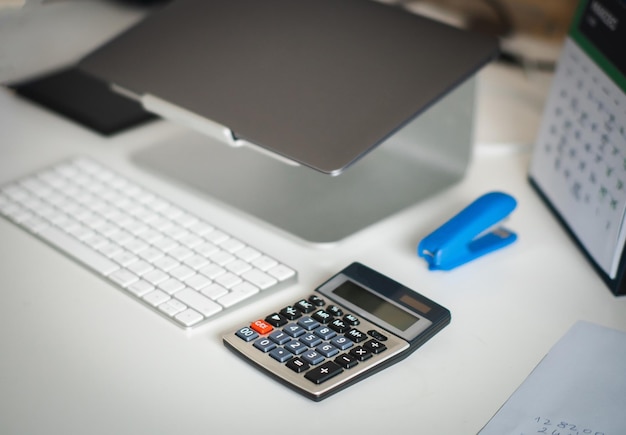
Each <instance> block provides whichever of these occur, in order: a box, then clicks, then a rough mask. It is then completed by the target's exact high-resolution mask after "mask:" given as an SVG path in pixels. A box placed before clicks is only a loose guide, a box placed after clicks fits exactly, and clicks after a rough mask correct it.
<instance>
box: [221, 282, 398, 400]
mask: <svg viewBox="0 0 626 435" xmlns="http://www.w3.org/2000/svg"><path fill="white" fill-rule="evenodd" d="M224 341H225V342H226V343H227V344H228V345H229V347H230V348H231V349H233V350H235V351H238V352H240V353H241V354H242V355H244V356H245V357H247V358H249V359H250V360H251V361H252V362H254V363H256V364H257V365H259V366H261V367H262V368H264V369H266V370H268V371H270V372H272V373H273V374H275V375H278V376H279V377H281V378H282V379H283V380H285V381H287V382H289V383H291V384H293V385H294V386H296V387H297V388H300V389H302V390H305V391H306V392H308V393H309V394H313V395H319V394H322V393H324V392H326V391H328V390H330V389H332V388H335V387H338V386H340V385H341V384H343V383H345V382H349V381H350V380H352V379H354V378H355V377H357V376H360V375H364V374H366V373H367V372H368V370H370V369H371V368H372V367H374V366H376V365H378V364H380V363H382V362H384V361H385V360H387V359H389V358H391V357H392V356H394V355H397V354H398V353H399V352H401V351H402V350H404V349H406V348H408V347H409V344H408V343H407V342H406V341H405V340H403V339H401V338H399V337H397V336H395V335H393V334H391V333H389V332H387V331H384V330H382V329H381V328H380V327H378V326H377V325H374V324H372V323H370V322H369V321H367V320H366V319H363V318H360V317H359V316H357V315H356V314H354V313H351V312H349V311H348V310H346V309H345V308H344V307H341V306H339V305H338V304H336V303H333V302H332V301H330V302H329V301H326V300H325V299H324V297H323V296H321V295H317V294H313V295H311V296H309V297H308V298H305V299H300V300H298V301H296V302H294V303H293V304H292V305H288V306H286V307H282V308H280V309H279V310H277V311H276V312H273V313H270V314H268V315H266V316H265V317H263V318H261V319H258V320H255V321H252V322H250V324H248V325H246V326H243V327H241V328H240V329H238V330H236V331H235V332H234V333H233V334H227V335H225V336H224Z"/></svg>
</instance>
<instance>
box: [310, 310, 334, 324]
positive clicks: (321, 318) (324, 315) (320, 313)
mask: <svg viewBox="0 0 626 435" xmlns="http://www.w3.org/2000/svg"><path fill="white" fill-rule="evenodd" d="M312 317H313V318H314V319H315V320H317V321H318V322H320V323H323V324H326V323H328V322H330V321H331V320H333V316H332V314H330V313H329V312H328V311H325V310H317V311H316V312H315V314H313V316H312Z"/></svg>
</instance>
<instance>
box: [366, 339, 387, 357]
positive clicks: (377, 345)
mask: <svg viewBox="0 0 626 435" xmlns="http://www.w3.org/2000/svg"><path fill="white" fill-rule="evenodd" d="M363 347H364V348H365V349H367V350H369V351H370V352H372V353H374V354H377V353H381V352H383V351H385V350H387V346H385V345H384V344H382V343H381V342H380V341H376V340H370V341H368V342H366V343H365V344H364V345H363Z"/></svg>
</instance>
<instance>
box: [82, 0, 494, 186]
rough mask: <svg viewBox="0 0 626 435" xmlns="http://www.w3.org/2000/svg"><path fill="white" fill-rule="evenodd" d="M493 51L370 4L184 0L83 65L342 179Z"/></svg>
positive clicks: (488, 44)
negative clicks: (354, 166)
mask: <svg viewBox="0 0 626 435" xmlns="http://www.w3.org/2000/svg"><path fill="white" fill-rule="evenodd" d="M495 53H496V42H495V41H494V40H493V39H491V38H487V37H483V36H481V35H477V34H472V33H468V32H464V31H460V30H457V29H454V28H451V27H449V26H446V25H443V24H440V23H437V22H434V21H431V20H429V19H426V18H422V17H419V16H416V15H414V14H410V13H408V12H406V11H403V10H401V9H399V8H396V7H391V6H388V5H384V4H380V3H376V2H373V1H369V0H340V1H339V0H297V1H294V0H263V1H258V0H211V1H206V0H177V1H174V2H172V3H171V4H169V5H167V6H166V7H164V8H163V9H162V10H160V11H157V12H155V13H153V14H152V15H151V16H150V17H149V18H148V19H146V20H145V21H143V22H142V23H141V24H139V25H138V26H136V27H134V28H132V29H131V30H130V31H128V32H126V33H124V34H123V35H122V36H120V37H119V38H117V39H115V40H114V41H112V42H110V43H109V44H107V45H106V46H104V47H102V48H101V49H100V50H98V51H96V52H95V53H93V54H91V55H90V56H88V57H87V58H85V59H84V60H83V61H82V62H81V68H82V69H84V70H86V71H88V72H90V73H93V74H94V75H96V76H99V77H102V78H104V79H105V80H107V81H109V82H111V83H114V84H116V85H118V86H119V87H121V88H123V89H125V90H127V91H130V92H131V93H133V94H136V95H137V96H139V97H140V98H146V99H147V101H148V105H150V102H155V101H158V102H165V103H167V104H166V105H161V108H162V109H163V111H164V112H166V113H164V114H165V115H166V116H167V115H168V113H167V107H168V106H169V107H170V108H171V107H172V106H174V107H176V108H180V109H183V111H187V112H191V113H192V114H195V115H199V116H200V117H202V118H206V119H208V120H210V121H212V122H214V123H217V124H218V125H220V126H224V127H225V128H227V129H228V130H229V131H230V132H232V136H233V138H234V139H240V140H244V141H246V142H248V143H252V144H255V145H257V146H260V147H262V148H265V149H267V150H269V151H271V152H273V153H276V154H278V155H280V156H283V157H285V158H286V159H288V160H293V161H295V162H298V163H299V164H302V165H306V166H309V167H311V168H314V169H316V170H318V171H321V172H325V173H329V174H338V173H340V172H342V171H343V170H344V169H345V168H346V167H348V166H350V165H351V164H352V163H354V162H355V161H356V160H358V159H359V158H360V157H363V156H364V155H365V154H367V153H368V151H370V150H371V149H372V148H374V147H376V146H377V145H378V144H380V143H382V142H383V141H384V140H385V139H386V138H388V137H389V136H390V135H392V134H393V133H394V132H396V131H397V130H398V129H400V128H402V127H403V126H404V125H405V124H406V123H408V122H409V121H411V120H412V119H413V118H414V117H415V116H417V115H418V114H419V113H420V112H422V111H423V110H425V109H426V108H428V107H429V106H430V105H431V104H433V103H434V102H435V101H436V100H438V99H439V98H440V97H442V96H443V95H445V94H446V93H447V92H448V91H450V90H451V89H453V88H454V87H455V86H456V85H458V84H459V83H461V82H463V81H464V80H465V79H466V78H467V77H469V76H470V75H471V74H473V73H474V72H475V71H476V70H477V69H478V68H480V67H481V66H482V65H483V64H485V63H486V62H487V61H488V60H490V59H491V58H492V57H493V56H494V54H495ZM152 107H153V109H154V110H155V111H159V104H156V105H155V104H152ZM162 114H163V113H162Z"/></svg>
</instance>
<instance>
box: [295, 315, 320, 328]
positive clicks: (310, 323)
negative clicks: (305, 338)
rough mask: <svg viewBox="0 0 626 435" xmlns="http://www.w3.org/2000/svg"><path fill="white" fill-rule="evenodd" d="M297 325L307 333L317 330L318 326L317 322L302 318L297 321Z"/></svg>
mask: <svg viewBox="0 0 626 435" xmlns="http://www.w3.org/2000/svg"><path fill="white" fill-rule="evenodd" d="M298 325H300V326H302V327H303V328H304V329H306V330H307V331H310V330H312V329H315V328H317V327H318V326H320V324H319V322H318V321H317V320H315V319H313V318H311V317H308V316H307V317H303V318H301V319H300V320H298Z"/></svg>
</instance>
